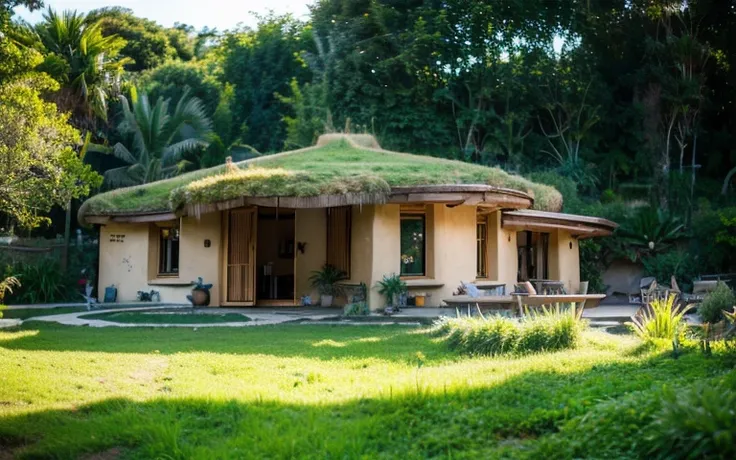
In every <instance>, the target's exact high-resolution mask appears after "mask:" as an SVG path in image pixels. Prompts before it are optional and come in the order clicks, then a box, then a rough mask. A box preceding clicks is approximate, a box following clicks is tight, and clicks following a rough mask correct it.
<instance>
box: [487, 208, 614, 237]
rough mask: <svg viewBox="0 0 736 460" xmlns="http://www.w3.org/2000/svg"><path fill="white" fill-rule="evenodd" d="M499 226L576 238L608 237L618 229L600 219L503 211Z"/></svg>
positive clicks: (547, 213)
mask: <svg viewBox="0 0 736 460" xmlns="http://www.w3.org/2000/svg"><path fill="white" fill-rule="evenodd" d="M501 225H502V226H503V227H504V228H508V229H515V230H531V231H539V232H549V231H551V230H556V229H559V230H566V231H568V232H570V233H571V234H572V235H573V236H576V237H578V238H592V237H594V236H608V235H610V234H611V233H613V231H614V230H616V227H618V224H616V223H615V222H611V221H610V220H608V219H602V218H600V217H588V216H579V215H576V214H564V213H561V212H544V211H534V210H519V211H504V212H503V215H502V218H501Z"/></svg>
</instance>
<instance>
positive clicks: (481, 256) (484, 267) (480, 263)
mask: <svg viewBox="0 0 736 460" xmlns="http://www.w3.org/2000/svg"><path fill="white" fill-rule="evenodd" d="M476 248H477V249H476V251H477V273H476V276H477V277H478V278H486V277H488V227H487V225H486V222H485V220H484V221H480V222H478V224H477V225H476Z"/></svg>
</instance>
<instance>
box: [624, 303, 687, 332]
mask: <svg viewBox="0 0 736 460" xmlns="http://www.w3.org/2000/svg"><path fill="white" fill-rule="evenodd" d="M675 299H676V296H674V295H670V296H669V297H668V298H667V299H666V300H665V299H657V300H654V301H652V302H651V303H650V304H649V307H645V308H643V309H642V311H641V312H640V313H639V314H637V315H636V316H635V317H634V318H633V319H632V322H630V323H628V324H629V325H630V326H632V327H633V329H634V332H635V333H636V335H638V336H639V337H640V338H642V339H643V340H647V341H648V340H653V339H668V340H671V341H679V340H678V339H679V338H680V336H682V335H683V334H684V333H685V330H686V328H687V324H685V320H684V317H685V313H687V312H688V311H690V310H691V309H692V308H693V305H687V306H679V305H678V304H677V303H676V302H675Z"/></svg>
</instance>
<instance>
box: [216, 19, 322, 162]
mask: <svg viewBox="0 0 736 460" xmlns="http://www.w3.org/2000/svg"><path fill="white" fill-rule="evenodd" d="M302 29H303V24H302V23H300V22H298V21H296V20H294V19H293V18H291V17H290V16H266V17H261V18H260V19H259V23H258V28H257V29H256V30H251V29H243V30H237V31H234V32H231V33H228V34H226V35H225V36H224V38H223V41H222V44H221V46H220V48H219V50H218V51H217V53H218V54H219V57H220V61H221V64H222V76H221V78H222V80H223V81H224V82H227V83H230V84H232V85H233V87H234V98H233V105H232V114H233V123H234V130H235V132H234V134H233V136H232V137H233V138H235V139H239V140H240V141H241V142H242V143H245V144H248V145H252V146H253V147H255V148H256V149H257V150H259V151H262V152H274V151H279V150H281V149H282V148H283V146H284V139H285V137H286V126H285V123H284V121H283V117H284V115H285V114H288V113H289V110H290V108H289V106H288V104H286V103H284V102H282V101H280V100H279V98H278V96H277V94H289V90H290V88H289V84H290V82H291V80H292V78H297V79H298V80H299V81H303V80H304V75H305V74H306V73H307V71H306V69H305V67H304V64H303V62H302V61H301V60H300V59H299V51H300V50H301V49H302V41H301V33H302Z"/></svg>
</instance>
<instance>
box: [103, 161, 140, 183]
mask: <svg viewBox="0 0 736 460" xmlns="http://www.w3.org/2000/svg"><path fill="white" fill-rule="evenodd" d="M142 169H143V168H142V167H141V166H140V165H139V164H135V165H133V166H122V167H120V168H113V169H108V170H107V171H105V174H104V180H105V184H107V185H108V187H111V188H117V187H130V186H131V185H139V184H142V183H143V179H142V178H143V171H142Z"/></svg>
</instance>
